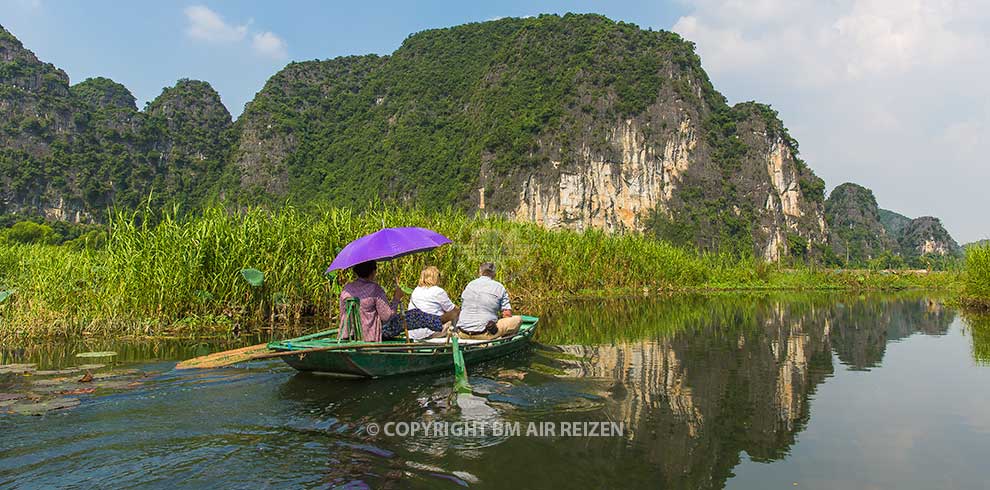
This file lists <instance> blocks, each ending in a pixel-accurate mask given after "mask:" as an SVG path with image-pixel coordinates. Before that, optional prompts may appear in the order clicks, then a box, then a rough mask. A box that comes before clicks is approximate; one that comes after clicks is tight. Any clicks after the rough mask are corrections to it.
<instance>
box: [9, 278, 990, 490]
mask: <svg viewBox="0 0 990 490" xmlns="http://www.w3.org/2000/svg"><path fill="white" fill-rule="evenodd" d="M541 313H542V314H541V315H540V316H541V320H540V325H541V326H540V329H539V330H538V331H537V333H536V337H535V339H534V341H535V342H536V343H537V344H536V345H535V346H534V347H533V348H532V349H530V350H529V351H528V352H521V353H517V354H515V355H512V356H510V357H507V358H502V359H497V360H493V361H490V362H487V363H483V364H480V365H473V366H469V375H470V383H471V385H472V387H473V390H474V393H473V395H470V396H468V397H464V398H461V399H457V398H456V397H454V396H453V393H452V391H453V390H452V386H453V376H452V375H451V374H450V373H432V374H425V375H417V376H401V377H393V378H383V379H379V380H373V381H369V380H342V379H337V378H330V377H326V376H320V375H314V374H308V373H298V372H296V371H294V370H292V369H290V368H288V367H286V366H284V365H283V364H282V363H281V362H279V361H273V362H257V363H251V364H249V365H247V366H242V367H240V368H234V369H220V370H207V371H201V372H192V371H173V370H171V366H174V361H167V360H165V359H166V358H169V357H170V356H171V357H172V358H187V357H192V356H194V355H196V354H197V352H195V350H197V349H201V348H203V347H202V346H197V345H172V344H167V343H166V344H161V345H158V344H156V345H154V346H150V347H149V349H151V352H150V353H148V354H147V357H148V358H149V359H150V358H157V359H159V360H157V361H150V360H149V361H147V362H145V363H144V364H140V362H141V361H138V360H137V359H138V358H141V356H142V355H145V354H141V352H142V351H140V349H138V348H137V347H134V348H133V349H131V348H129V347H127V346H124V345H117V346H115V345H107V346H105V347H104V346H102V345H101V347H103V348H104V349H105V350H117V351H119V352H120V357H122V358H125V359H126V361H125V362H123V363H122V364H127V367H136V368H139V369H142V370H143V371H144V372H146V373H148V376H147V377H146V378H144V379H143V380H142V383H141V384H140V386H138V387H136V388H130V389H128V390H127V391H125V392H121V393H112V394H107V395H104V394H100V393H95V394H93V395H91V396H90V397H89V398H85V397H84V399H83V400H82V403H81V404H80V405H79V406H78V407H76V408H74V409H72V410H71V411H67V412H61V413H59V414H58V416H54V415H53V416H50V417H44V418H38V417H35V418H23V417H21V418H16V417H12V416H0V429H2V430H3V433H4V434H5V437H4V438H0V439H2V440H0V487H5V486H12V487H13V486H17V485H14V482H17V483H18V485H22V486H35V487H38V488H48V487H52V488H54V487H67V486H72V485H75V484H77V483H78V482H86V484H87V486H108V487H116V486H129V485H130V486H145V487H151V488H156V487H158V488H172V487H171V486H170V484H169V482H172V481H175V478H176V475H181V478H182V481H183V482H184V483H185V484H186V486H190V487H196V486H200V487H208V488H214V487H223V486H229V485H231V484H235V485H234V486H238V485H241V484H243V485H241V486H249V487H264V486H270V487H286V488H295V487H300V486H302V487H326V486H352V487H355V488H364V487H367V486H370V487H373V488H379V487H389V486H391V487H395V488H457V487H458V486H460V485H467V486H471V487H477V488H562V487H574V488H673V489H689V488H690V489H720V488H725V487H728V488H770V487H775V488H785V487H786V488H790V487H792V486H793V484H794V483H799V488H867V487H872V488H895V487H896V488H980V487H982V486H983V482H984V480H985V475H984V474H983V473H982V472H981V471H980V469H981V468H982V459H983V455H984V454H986V451H987V450H988V449H990V448H988V444H987V441H988V440H990V437H988V435H990V414H988V413H987V411H986V410H985V407H986V406H988V405H990V390H987V389H985V387H986V369H987V367H986V364H988V363H990V333H988V332H990V322H988V321H987V320H981V319H978V318H967V319H966V322H963V321H961V320H959V319H957V318H956V313H955V311H954V310H953V309H951V308H946V307H943V306H942V304H941V303H940V302H939V301H938V300H932V299H928V298H926V297H924V296H919V295H914V294H907V295H877V296H871V295H865V296H859V295H844V294H795V293H791V294H767V295H746V294H744V295H740V294H724V295H723V294H717V295H707V296H683V295H681V296H676V297H671V298H660V299H642V298H639V299H628V300H612V301H593V302H577V303H574V302H572V303H567V304H565V305H561V306H560V307H551V308H548V309H547V311H545V312H541ZM142 348H143V347H142ZM128 349H131V350H128ZM183 349H185V350H183ZM63 351H64V355H63V354H59V353H62V352H63ZM77 351H78V348H76V347H72V346H69V347H66V348H65V349H62V350H58V349H48V350H45V349H41V348H39V349H33V350H32V349H26V350H24V351H23V352H20V353H18V352H8V353H7V354H2V355H6V356H9V360H8V362H38V363H53V364H58V363H59V361H58V359H59V358H61V357H65V356H71V355H73V354H72V353H73V352H77ZM187 351H188V352H187ZM173 352H181V353H182V354H181V356H179V355H178V354H174V353H173ZM32 353H36V354H32ZM42 353H45V354H44V356H48V357H39V356H42ZM35 357H37V359H35ZM49 357H50V359H49ZM25 380H26V381H25ZM25 380H20V381H18V383H20V384H25V383H27V384H28V385H32V383H31V381H30V379H28V378H25ZM2 381H3V380H2V379H0V382H2ZM18 386H20V385H18ZM32 386H33V385H32ZM31 389H35V388H31ZM2 391H8V392H16V389H15V387H14V386H13V385H11V386H8V387H6V388H3V389H0V392H2ZM389 422H403V423H414V422H419V423H431V422H443V423H455V422H472V423H483V424H487V425H488V426H493V425H494V424H517V423H518V424H520V427H521V428H522V430H523V433H522V434H520V435H518V436H508V435H505V434H503V435H495V434H493V433H487V434H484V435H481V436H479V435H472V434H459V435H442V434H428V435H422V434H418V435H416V436H404V437H399V436H389V435H387V434H383V433H381V432H379V433H377V434H372V433H371V431H370V430H369V427H371V426H372V424H379V425H378V427H380V428H381V426H382V425H383V424H386V423H389ZM564 422H568V423H616V424H621V426H622V430H621V432H620V433H618V434H610V435H609V436H607V437H567V436H560V435H556V436H546V435H540V436H527V435H526V428H527V427H528V426H529V424H547V423H550V424H560V423H564ZM66 434H72V436H71V437H67V436H66ZM5 441H6V442H5ZM83 446H85V447H87V448H90V450H79V448H80V447H83ZM218 461H222V464H217V462H218ZM125 463H126V464H125ZM770 463H772V464H770ZM122 468H124V469H123V470H122ZM128 468H129V469H128Z"/></svg>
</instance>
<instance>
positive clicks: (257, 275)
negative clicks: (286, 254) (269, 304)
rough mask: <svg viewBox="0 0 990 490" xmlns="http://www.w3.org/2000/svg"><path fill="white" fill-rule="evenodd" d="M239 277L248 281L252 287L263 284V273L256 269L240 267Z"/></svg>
mask: <svg viewBox="0 0 990 490" xmlns="http://www.w3.org/2000/svg"><path fill="white" fill-rule="evenodd" d="M241 277H243V278H244V280H245V281H247V282H248V284H250V285H251V286H252V287H256V288H257V287H261V286H262V285H263V284H265V273H264V272H261V271H259V270H258V269H252V268H247V269H241Z"/></svg>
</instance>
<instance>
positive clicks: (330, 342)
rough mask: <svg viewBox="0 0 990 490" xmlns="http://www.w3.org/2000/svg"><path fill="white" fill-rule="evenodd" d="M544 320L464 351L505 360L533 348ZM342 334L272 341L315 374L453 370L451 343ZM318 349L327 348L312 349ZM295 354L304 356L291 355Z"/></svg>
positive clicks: (526, 321)
mask: <svg viewBox="0 0 990 490" xmlns="http://www.w3.org/2000/svg"><path fill="white" fill-rule="evenodd" d="M537 322H539V318H537V317H534V316H523V322H522V325H521V326H520V327H519V332H518V333H516V334H515V335H513V336H512V337H504V338H498V339H494V340H488V341H471V340H461V341H460V349H461V352H462V353H463V355H464V361H465V362H466V363H467V364H476V363H479V362H483V361H487V360H490V359H495V358H497V357H502V356H505V355H508V354H510V353H513V352H516V351H519V350H520V349H522V348H524V347H526V346H528V345H529V341H530V339H531V338H532V337H533V333H534V332H535V330H536V324H537ZM336 333H337V331H336V330H328V331H327V332H321V333H316V334H312V335H307V336H304V337H298V338H295V339H289V340H280V341H277V342H271V343H269V344H268V345H267V347H268V349H269V350H271V351H274V352H275V353H276V355H277V356H278V357H281V358H282V360H284V361H285V362H286V363H287V364H288V365H290V366H292V367H293V368H295V369H298V370H299V371H313V372H318V373H325V374H332V375H337V376H346V377H362V378H379V377H383V376H395V375H400V374H413V373H425V372H430V371H443V370H448V369H453V361H452V359H451V356H452V354H451V349H452V347H451V345H450V343H449V342H448V341H447V340H446V339H432V340H431V341H426V342H415V343H407V342H406V341H405V340H397V341H384V342H376V343H374V344H371V343H368V342H355V341H350V340H343V341H341V340H338V339H337V338H336ZM312 349H323V350H320V351H312ZM292 351H309V352H300V354H298V355H292V354H287V353H288V352H292Z"/></svg>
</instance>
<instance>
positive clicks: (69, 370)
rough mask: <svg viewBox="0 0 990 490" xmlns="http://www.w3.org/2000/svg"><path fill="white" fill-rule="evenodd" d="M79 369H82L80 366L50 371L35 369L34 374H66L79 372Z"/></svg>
mask: <svg viewBox="0 0 990 490" xmlns="http://www.w3.org/2000/svg"><path fill="white" fill-rule="evenodd" d="M79 371H82V370H81V369H79V368H69V369H55V370H48V371H35V372H34V373H32V374H34V375H35V376H63V375H66V374H74V373H78V372H79Z"/></svg>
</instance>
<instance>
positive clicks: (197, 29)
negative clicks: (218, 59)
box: [183, 5, 288, 60]
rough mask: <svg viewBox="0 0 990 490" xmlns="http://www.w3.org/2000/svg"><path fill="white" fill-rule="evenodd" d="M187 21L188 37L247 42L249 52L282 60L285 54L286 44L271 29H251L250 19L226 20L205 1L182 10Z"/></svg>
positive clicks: (212, 41)
mask: <svg viewBox="0 0 990 490" xmlns="http://www.w3.org/2000/svg"><path fill="white" fill-rule="evenodd" d="M183 13H184V14H185V16H186V20H187V21H188V24H187V25H186V35H187V36H189V38H190V39H193V40H196V41H203V42H207V43H214V44H229V45H237V46H243V47H245V48H247V47H248V46H249V45H250V49H251V51H252V52H254V53H255V54H257V55H259V56H263V57H266V58H271V59H275V60H282V59H285V58H287V57H288V44H287V43H286V42H285V40H284V39H282V38H281V37H279V36H278V35H276V34H275V33H273V32H271V31H263V32H255V33H251V36H250V42H249V43H247V42H245V41H246V40H247V39H248V34H249V32H250V31H251V29H250V25H251V22H250V21H249V22H247V23H245V24H232V23H228V22H227V21H225V20H224V19H223V17H221V16H220V14H218V13H217V12H215V11H213V10H211V9H210V8H209V7H206V6H204V5H193V6H191V7H186V8H185V9H184V10H183Z"/></svg>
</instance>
